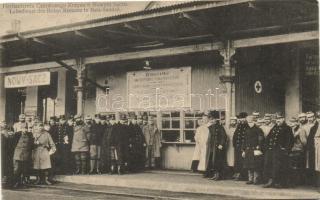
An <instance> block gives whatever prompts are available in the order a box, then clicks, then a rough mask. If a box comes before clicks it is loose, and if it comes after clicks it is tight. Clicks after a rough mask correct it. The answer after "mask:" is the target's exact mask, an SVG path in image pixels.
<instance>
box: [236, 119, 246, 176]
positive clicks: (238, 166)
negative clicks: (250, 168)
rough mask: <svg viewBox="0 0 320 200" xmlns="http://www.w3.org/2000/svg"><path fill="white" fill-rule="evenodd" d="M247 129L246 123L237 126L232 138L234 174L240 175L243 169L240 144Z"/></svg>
mask: <svg viewBox="0 0 320 200" xmlns="http://www.w3.org/2000/svg"><path fill="white" fill-rule="evenodd" d="M248 127H249V126H248V124H247V123H245V124H238V126H237V128H236V130H235V131H234V135H233V138H232V144H233V147H234V171H235V172H236V173H240V172H241V171H242V169H243V158H242V144H243V143H244V140H245V139H244V135H245V131H246V129H247V128H248Z"/></svg>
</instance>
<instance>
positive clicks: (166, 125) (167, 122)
mask: <svg viewBox="0 0 320 200" xmlns="http://www.w3.org/2000/svg"><path fill="white" fill-rule="evenodd" d="M162 128H170V120H162Z"/></svg>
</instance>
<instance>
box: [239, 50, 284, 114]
mask: <svg viewBox="0 0 320 200" xmlns="http://www.w3.org/2000/svg"><path fill="white" fill-rule="evenodd" d="M279 52H281V49H277V48H276V47H275V48H266V49H263V48H257V49H250V50H246V51H244V52H242V54H241V57H242V59H241V60H239V61H238V65H237V67H236V80H235V87H236V113H239V112H243V111H244V112H248V113H252V112H253V111H259V112H260V114H262V115H263V114H264V113H275V112H282V113H284V105H285V103H284V81H285V76H284V71H283V66H282V65H281V64H283V63H277V61H279V60H280V58H279V56H281V55H280V54H279ZM277 56H278V57H277ZM256 81H261V83H262V92H261V93H260V94H258V93H256V91H255V89H254V83H255V82H256Z"/></svg>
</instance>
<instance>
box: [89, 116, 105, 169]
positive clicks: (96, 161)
mask: <svg viewBox="0 0 320 200" xmlns="http://www.w3.org/2000/svg"><path fill="white" fill-rule="evenodd" d="M100 117H101V116H100V115H99V114H96V115H95V119H94V121H92V129H91V132H90V133H91V134H90V172H89V174H94V173H98V174H99V173H101V172H100V168H99V167H100V158H101V138H102V134H103V131H104V130H103V126H102V125H101V123H100ZM94 170H96V171H94Z"/></svg>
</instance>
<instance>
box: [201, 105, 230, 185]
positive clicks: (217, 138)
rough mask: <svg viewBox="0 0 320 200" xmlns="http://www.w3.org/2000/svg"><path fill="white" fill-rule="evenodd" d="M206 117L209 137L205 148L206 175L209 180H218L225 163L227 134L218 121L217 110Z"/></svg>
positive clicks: (220, 177)
mask: <svg viewBox="0 0 320 200" xmlns="http://www.w3.org/2000/svg"><path fill="white" fill-rule="evenodd" d="M208 118H209V124H208V128H209V137H208V146H207V150H206V176H207V177H208V178H209V179H211V180H220V179H222V171H223V168H224V164H225V149H226V142H227V135H226V131H225V129H224V128H223V126H222V125H221V124H220V122H219V118H220V116H219V112H218V111H215V110H214V111H210V112H209V114H208Z"/></svg>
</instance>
